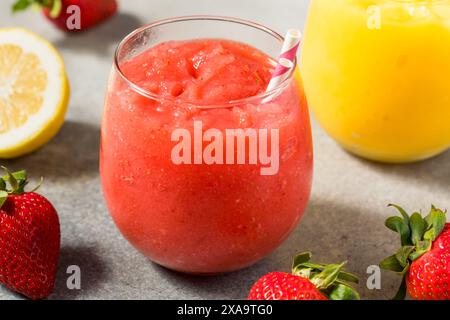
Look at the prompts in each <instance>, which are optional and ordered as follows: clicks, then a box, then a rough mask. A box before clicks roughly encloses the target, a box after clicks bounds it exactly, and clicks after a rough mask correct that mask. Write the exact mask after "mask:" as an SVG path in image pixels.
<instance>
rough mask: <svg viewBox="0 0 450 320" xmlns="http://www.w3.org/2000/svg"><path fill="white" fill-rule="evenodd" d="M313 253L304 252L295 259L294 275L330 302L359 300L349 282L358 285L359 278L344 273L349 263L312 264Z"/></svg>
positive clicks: (293, 264)
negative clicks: (306, 281)
mask: <svg viewBox="0 0 450 320" xmlns="http://www.w3.org/2000/svg"><path fill="white" fill-rule="evenodd" d="M311 257H312V253H311V252H304V253H301V254H299V255H297V256H295V257H294V260H293V263H292V274H293V275H296V276H300V277H303V278H306V279H309V281H311V282H312V284H314V286H315V287H316V288H317V289H318V290H319V291H320V292H322V293H323V294H324V295H325V296H327V297H328V298H329V299H330V300H359V299H360V297H359V294H358V292H357V291H356V290H355V289H353V288H352V287H351V286H350V285H349V284H348V282H353V283H358V282H359V280H358V277H357V276H355V275H353V274H351V273H348V272H345V271H342V269H343V268H344V266H345V265H346V264H347V262H346V261H345V262H343V263H341V264H328V265H327V264H320V263H312V262H310V260H311Z"/></svg>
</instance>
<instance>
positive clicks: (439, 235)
mask: <svg viewBox="0 0 450 320" xmlns="http://www.w3.org/2000/svg"><path fill="white" fill-rule="evenodd" d="M389 206H390V207H394V208H396V209H397V210H398V211H399V212H400V214H401V217H399V216H394V217H390V218H388V219H387V220H386V222H385V225H386V227H388V228H389V229H390V230H392V231H394V232H397V233H399V234H400V239H401V248H400V249H399V250H398V251H397V252H396V253H395V254H394V255H391V256H389V257H387V258H386V259H384V260H383V261H382V262H381V263H380V267H381V268H383V269H386V270H390V271H394V272H397V273H398V274H400V275H401V276H402V283H401V285H400V288H399V290H398V292H397V294H396V295H395V297H394V298H393V299H396V300H401V299H404V298H405V296H406V291H407V290H408V291H409V293H410V295H411V296H412V297H413V298H416V299H440V298H444V299H445V298H446V297H445V296H447V299H449V298H450V297H449V296H448V293H449V292H450V283H449V281H450V270H447V268H448V267H450V259H449V257H450V247H449V245H450V243H449V239H450V226H449V225H448V224H446V211H442V210H440V209H438V208H436V207H434V206H432V207H431V210H430V212H429V213H428V215H427V216H426V217H425V218H423V217H422V215H421V214H420V213H418V212H415V213H413V214H412V215H411V216H410V215H409V214H408V213H407V212H406V211H405V210H404V209H403V208H401V207H400V206H397V205H392V204H391V205H389ZM438 240H439V243H438ZM436 244H438V245H436ZM441 267H442V268H441ZM442 272H443V273H442ZM444 273H445V274H444ZM441 276H442V277H441ZM447 276H448V277H449V279H446V278H447ZM440 281H442V283H439V282H440ZM447 287H448V288H447Z"/></svg>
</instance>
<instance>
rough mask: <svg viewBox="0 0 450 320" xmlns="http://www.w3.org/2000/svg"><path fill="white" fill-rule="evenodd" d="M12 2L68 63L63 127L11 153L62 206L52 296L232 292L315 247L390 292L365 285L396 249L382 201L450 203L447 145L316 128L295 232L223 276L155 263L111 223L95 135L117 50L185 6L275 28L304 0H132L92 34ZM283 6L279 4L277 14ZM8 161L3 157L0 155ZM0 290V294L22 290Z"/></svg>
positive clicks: (22, 20) (296, 20)
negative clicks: (387, 147)
mask: <svg viewBox="0 0 450 320" xmlns="http://www.w3.org/2000/svg"><path fill="white" fill-rule="evenodd" d="M11 2H12V0H11V1H9V0H8V1H5V0H3V1H1V2H0V27H4V26H14V25H17V26H24V27H27V28H30V29H32V30H34V31H35V32H37V33H39V34H41V35H43V36H44V37H46V38H47V39H49V40H51V41H52V42H53V43H54V44H55V45H56V46H57V48H58V49H59V50H60V51H61V53H62V54H63V56H64V59H65V61H66V64H67V70H68V73H69V77H70V81H71V86H72V91H73V94H72V99H71V102H70V109H69V112H68V115H67V121H66V124H65V125H64V127H63V129H62V130H61V132H60V133H59V135H58V136H57V137H56V138H55V139H54V140H53V141H51V142H50V143H49V144H48V145H47V146H45V147H44V148H43V149H41V150H39V151H38V152H36V153H34V154H32V155H30V156H27V157H25V158H21V159H18V160H14V161H7V162H6V165H8V166H9V167H12V168H22V167H24V168H27V169H28V170H29V171H30V174H31V175H34V176H35V177H36V178H37V177H39V176H40V175H43V176H45V178H46V181H45V184H44V186H43V187H42V189H40V191H41V193H43V194H44V195H45V196H47V197H48V198H49V199H50V200H51V201H52V202H53V203H54V205H55V206H56V208H57V209H58V211H59V214H60V218H61V224H62V252H61V259H60V268H59V275H58V280H57V287H56V290H55V292H54V294H53V295H52V296H51V298H52V299H72V298H75V299H114V298H119V299H169V298H172V299H187V298H190V299H207V298H210V299H221V298H224V299H239V298H245V296H246V294H247V292H248V289H249V287H250V286H251V284H252V282H253V281H255V280H256V279H257V278H258V277H259V276H260V275H262V274H264V273H267V272H269V271H273V270H282V271H284V270H285V271H287V270H289V266H290V259H291V257H292V255H294V254H295V253H296V252H298V251H300V250H305V249H311V250H313V251H314V253H315V257H316V259H318V260H322V261H325V262H337V261H341V260H347V259H348V260H349V265H348V268H349V269H350V270H353V271H355V272H356V273H358V274H359V275H360V276H361V277H362V279H363V281H362V284H361V285H360V286H359V290H360V292H361V293H362V296H363V298H366V299H374V298H387V297H390V296H391V295H392V294H393V292H394V290H395V287H396V283H397V282H396V281H395V280H396V278H395V277H394V276H391V275H387V274H383V278H382V290H381V291H369V290H367V289H366V288H365V279H366V275H365V272H366V268H367V266H369V265H372V264H376V263H377V262H378V261H379V260H380V259H381V258H382V257H384V256H385V255H386V254H387V253H390V252H392V250H394V248H396V246H397V238H396V237H395V236H394V235H393V234H391V233H390V232H389V231H387V230H385V229H384V227H383V221H384V219H385V218H386V216H387V215H389V214H390V213H392V211H391V210H389V209H387V208H386V204H388V203H390V202H396V203H399V204H402V205H404V206H405V207H407V208H408V209H411V210H413V209H419V208H422V209H428V207H429V205H430V203H434V204H436V205H438V206H442V207H447V208H450V153H449V152H447V153H446V154H444V155H441V156H439V157H437V158H434V159H431V160H428V161H426V162H422V163H418V164H412V165H405V166H387V165H381V164H375V163H370V162H367V161H364V160H360V159H357V158H355V157H353V156H351V155H349V154H347V153H346V152H344V151H342V150H341V149H340V148H339V147H338V146H336V144H335V143H334V142H333V141H332V140H331V139H330V138H328V137H327V136H326V135H325V134H324V132H323V131H322V130H321V129H320V128H319V127H318V126H316V125H314V144H315V179H314V188H313V194H312V198H311V201H310V203H309V206H308V209H307V211H306V214H305V217H304V219H303V221H302V222H301V224H300V226H299V227H298V228H297V229H296V230H295V232H294V233H293V234H292V236H291V237H290V238H289V239H288V240H287V241H286V242H285V243H284V244H283V245H282V246H281V247H280V248H279V249H278V250H276V251H275V252H274V253H273V254H272V255H271V256H269V257H268V258H266V259H265V260H263V261H262V262H260V263H259V264H257V265H256V266H253V267H252V268H249V269H246V270H243V271H240V272H236V273H232V274H229V275H225V276H218V277H208V278H198V277H192V276H186V275H181V274H177V273H173V272H170V271H167V270H165V269H163V268H160V267H158V266H156V265H154V264H152V263H151V262H149V261H148V260H147V259H146V258H145V257H143V256H142V255H140V254H139V253H137V252H136V251H135V250H134V249H133V248H132V247H131V246H130V245H129V244H128V243H127V242H126V241H125V240H124V239H123V238H122V237H121V235H120V234H119V233H118V231H117V230H116V229H115V227H114V225H113V223H112V221H111V219H110V218H109V215H108V213H107V210H106V208H105V204H104V201H103V198H102V194H101V189H100V185H99V175H98V164H97V162H98V147H99V145H98V140H99V123H100V119H101V112H102V104H103V97H104V92H105V87H106V83H107V78H108V73H109V70H110V67H111V62H112V57H113V51H114V47H115V45H116V43H117V41H119V40H120V39H121V38H122V37H123V35H125V34H126V33H128V32H129V31H131V30H132V29H133V28H135V27H137V26H139V25H142V24H144V23H148V22H151V21H154V20H157V19H161V18H167V17H171V16H179V15H187V14H220V15H229V16H237V17H242V18H247V19H251V20H255V21H258V22H261V23H263V24H265V25H267V26H270V27H272V28H274V29H276V30H278V31H280V32H283V31H284V30H286V29H287V28H289V27H303V24H304V20H305V15H306V9H307V5H308V1H307V0H244V1H242V0H216V1H210V0H190V1H186V0H152V1H148V0H127V1H122V12H121V14H120V15H119V16H117V17H115V18H114V19H113V20H111V21H109V22H108V23H106V24H104V25H102V26H101V27H99V28H98V29H96V30H95V31H94V32H87V33H84V34H80V35H76V36H67V35H65V34H63V33H61V32H58V31H56V30H54V29H53V28H52V27H51V26H50V25H49V24H48V23H47V22H46V21H45V20H44V19H42V18H41V17H40V16H39V15H36V14H33V13H26V14H20V15H16V16H12V15H10V14H9V4H10V3H11ZM280 4H282V7H281V10H282V12H280V13H276V12H277V11H278V9H277V8H278V7H279V5H280ZM3 163H5V161H2V164H3ZM71 264H76V265H79V266H80V267H81V269H82V290H80V291H70V290H68V289H66V284H65V281H66V280H65V279H66V274H65V270H66V267H67V266H68V265H71ZM17 298H20V297H19V296H17V295H14V294H11V292H10V291H8V290H6V289H4V288H1V287H0V299H17Z"/></svg>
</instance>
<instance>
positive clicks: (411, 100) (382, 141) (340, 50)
mask: <svg viewBox="0 0 450 320" xmlns="http://www.w3.org/2000/svg"><path fill="white" fill-rule="evenodd" d="M449 57H450V1H449V0H428V1H423V0H421V1H419V0H404V1H400V0H312V2H311V6H310V11H309V16H308V21H307V26H306V31H305V41H304V46H303V55H302V62H301V70H302V75H303V79H304V84H305V92H306V96H307V98H308V102H309V105H310V106H311V108H312V110H313V113H314V115H315V117H316V119H317V120H318V122H319V123H320V124H321V125H322V126H323V128H325V130H326V131H327V132H328V133H329V134H330V135H331V136H332V137H333V138H334V139H335V140H336V141H337V142H338V143H339V144H341V145H342V146H343V147H344V148H345V149H347V150H349V151H350V152H353V153H355V154H357V155H359V156H362V157H365V158H369V159H372V160H377V161H383V162H394V163H398V162H410V161H417V160H421V159H425V158H428V157H431V156H434V155H436V154H439V153H441V152H443V151H445V150H447V149H448V148H449V147H450V58H449Z"/></svg>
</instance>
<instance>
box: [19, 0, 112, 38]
mask: <svg viewBox="0 0 450 320" xmlns="http://www.w3.org/2000/svg"><path fill="white" fill-rule="evenodd" d="M30 6H34V7H37V8H39V9H41V10H42V12H43V14H44V15H45V16H46V17H47V19H48V20H49V21H50V22H52V23H53V24H54V25H55V26H56V27H58V28H59V29H61V30H64V31H67V32H76V31H82V30H87V29H89V28H91V27H93V26H95V25H97V24H99V23H101V22H103V21H105V20H107V19H108V18H110V17H111V16H113V15H114V14H115V13H116V12H117V10H118V4H117V1H116V0H17V1H16V2H15V4H14V5H13V7H12V10H13V12H17V11H22V10H25V9H27V8H29V7H30ZM73 6H77V8H79V13H80V17H79V21H80V26H79V27H80V28H79V29H77V28H73V27H72V23H70V22H72V19H73V15H74V14H75V11H73V10H71V8H73Z"/></svg>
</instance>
